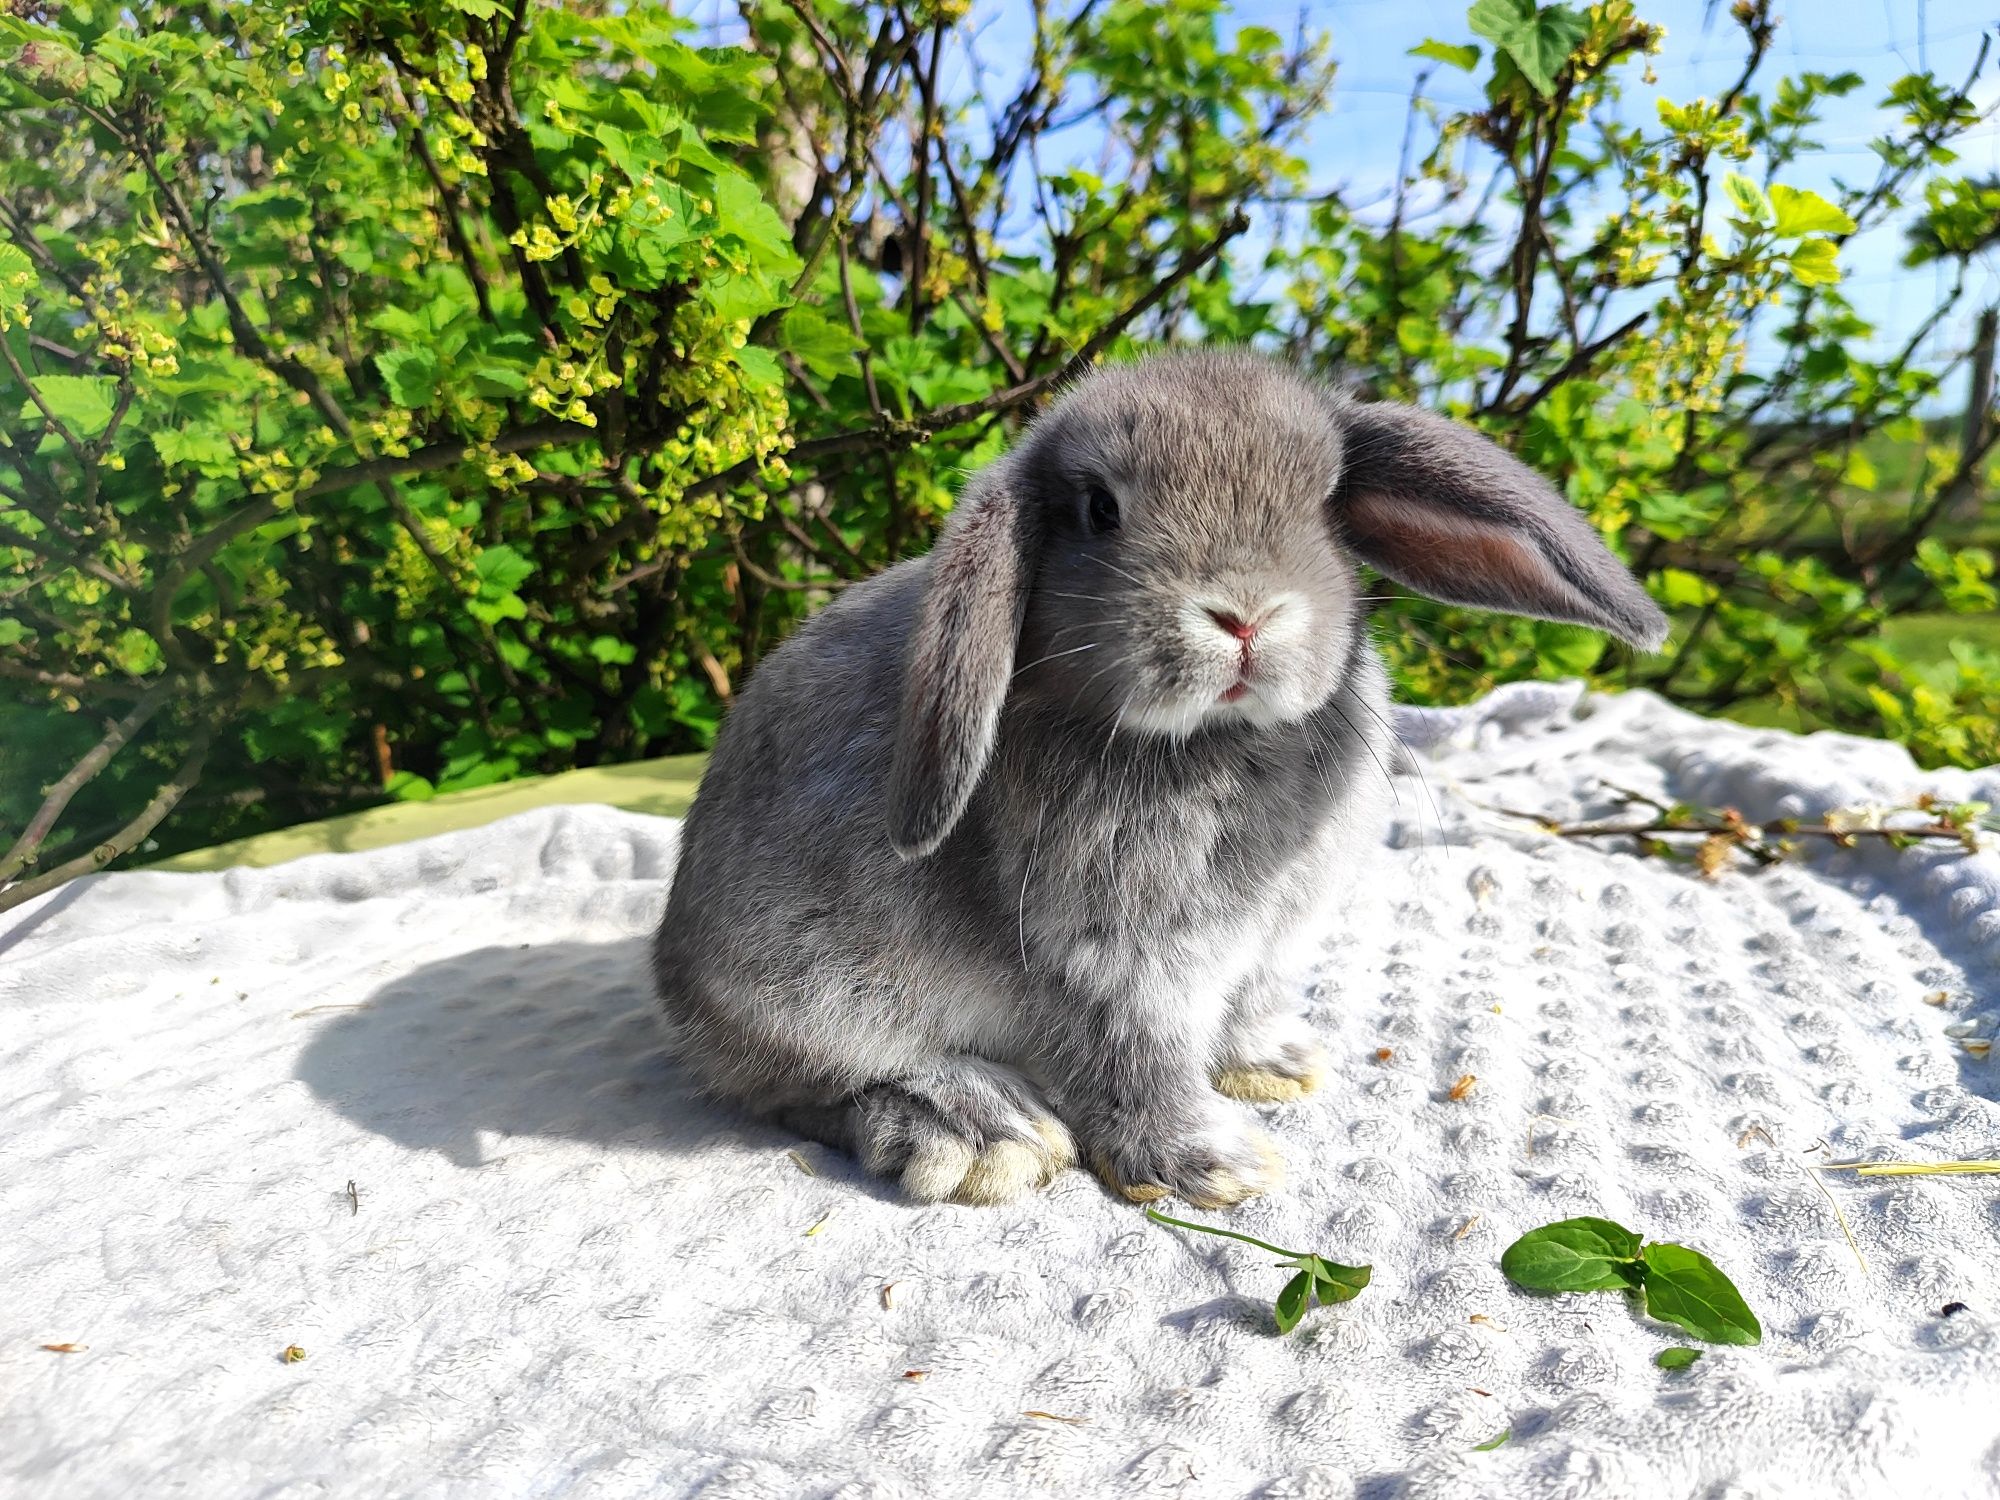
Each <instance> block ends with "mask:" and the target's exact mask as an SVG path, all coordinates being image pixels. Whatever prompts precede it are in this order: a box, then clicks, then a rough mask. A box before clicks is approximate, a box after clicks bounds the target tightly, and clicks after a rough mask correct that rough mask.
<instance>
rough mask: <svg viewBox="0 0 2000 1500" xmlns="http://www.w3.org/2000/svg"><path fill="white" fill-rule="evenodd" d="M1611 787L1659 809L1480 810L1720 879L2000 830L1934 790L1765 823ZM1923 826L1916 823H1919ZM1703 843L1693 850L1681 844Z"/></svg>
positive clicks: (1970, 844)
mask: <svg viewBox="0 0 2000 1500" xmlns="http://www.w3.org/2000/svg"><path fill="white" fill-rule="evenodd" d="M1605 786H1606V787H1607V789H1608V790H1610V791H1612V792H1614V793H1616V794H1617V795H1618V796H1619V797H1620V798H1622V799H1623V800H1624V801H1626V802H1632V803H1638V804H1640V805H1642V806H1645V807H1650V808H1651V809H1652V810H1653V815H1652V816H1651V817H1650V818H1645V819H1642V820H1639V819H1635V820H1624V821H1606V822H1588V823H1565V822H1563V821H1562V820H1561V819H1559V818H1552V817H1550V816H1549V815H1548V814H1547V813H1537V812H1525V811H1523V810H1521V809H1519V808H1513V807H1497V806H1494V805H1493V804H1491V803H1485V802H1475V803H1473V806H1475V807H1478V808H1482V809H1484V810H1485V811H1487V812H1492V813H1498V814H1500V815H1501V816H1502V817H1506V818H1520V819H1523V820H1524V821H1527V822H1530V823H1533V824H1535V825H1536V826H1538V827H1539V828H1541V830H1542V831H1543V832H1544V833H1551V834H1554V835H1556V836H1557V837H1558V838H1566V839H1630V840H1632V841H1633V842H1634V843H1635V844H1636V845H1637V846H1638V852H1639V853H1640V854H1642V855H1652V856H1655V857H1658V858H1663V859H1689V860H1692V861H1693V863H1694V865H1695V868H1696V869H1698V870H1699V871H1700V872H1701V873H1702V874H1703V875H1704V876H1706V877H1707V878H1708V879H1710V880H1713V879H1714V878H1716V877H1717V876H1718V875H1720V874H1721V873H1722V872H1723V871H1724V870H1727V869H1728V868H1730V866H1731V865H1732V864H1733V863H1735V860H1736V857H1737V856H1739V855H1740V856H1742V857H1743V858H1746V859H1748V860H1749V861H1750V862H1751V863H1752V864H1755V865H1757V866H1759V867H1762V866H1767V865H1774V864H1777V863H1778V862H1779V861H1781V860H1783V859H1784V858H1786V857H1787V856H1788V855H1790V854H1793V853H1795V852H1797V850H1798V849H1799V848H1800V847H1802V846H1801V843H1800V841H1801V840H1807V839H1819V840H1824V841H1826V842H1828V843H1831V844H1835V845H1837V846H1839V847H1840V848H1843V849H1852V848H1854V847H1856V846H1857V845H1858V844H1860V843H1861V841H1862V840H1864V839H1876V840H1880V841H1881V842H1883V843H1886V844H1888V845H1890V846H1892V847H1893V848H1897V849H1910V848H1914V847H1916V846H1917V845H1919V844H1938V843H1948V844H1956V845H1958V846H1959V847H1960V848H1962V849H1964V850H1965V851H1966V852H1967V853H1977V852H1978V850H1979V849H1980V848H1981V847H1983V846H1988V845H1991V844H1992V842H1993V839H1992V835H1993V834H1994V833H1995V832H1996V831H2000V823H1996V822H1995V821H1994V820H1993V819H1992V818H1990V817H1989V816H1988V814H1989V813H1990V812H1991V811H1992V809H1991V807H1990V805H1989V804H1987V803H1984V802H1946V801H1945V800H1944V799H1942V798H1940V797H1934V796H1932V795H1931V794H1930V793H1928V792H1926V793H1924V794H1923V795H1921V796H1919V797H1918V798H1917V799H1916V801H1915V802H1913V803H1910V804H1908V805H1906V806H1898V807H1872V806H1871V807H1848V808H1833V809H1831V810H1829V811H1827V812H1825V813H1823V814H1822V815H1821V817H1820V819H1819V821H1818V822H1804V821H1801V820H1800V819H1798V818H1776V819H1773V820H1772V821H1770V822H1769V823H1764V824H1758V823H1753V822H1751V821H1750V820H1749V819H1748V818H1746V817H1744V816H1743V814H1742V813H1741V812H1739V811H1737V809H1735V808H1733V807H1723V808H1701V807H1695V806H1693V805H1691V804H1689V803H1685V802H1662V801H1660V800H1659V799H1658V798H1657V797H1651V796H1648V795H1647V794H1645V793H1644V792H1635V791H1632V790H1630V789H1628V788H1625V787H1620V786H1614V785H1612V784H1611V783H1609V782H1607V783H1605ZM1913 819H1914V820H1917V821H1912V820H1913ZM1686 839H1695V840H1699V842H1697V843H1695V844H1693V845H1692V846H1691V847H1690V846H1689V845H1688V844H1685V843H1676V842H1673V841H1674V840H1686Z"/></svg>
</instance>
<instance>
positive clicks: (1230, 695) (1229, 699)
mask: <svg viewBox="0 0 2000 1500" xmlns="http://www.w3.org/2000/svg"><path fill="white" fill-rule="evenodd" d="M1249 691H1250V679H1249V678H1247V677H1239V678H1237V679H1236V683H1235V686H1233V687H1229V688H1225V689H1223V691H1222V692H1221V693H1219V694H1218V695H1217V696H1216V700H1215V701H1216V702H1218V703H1234V702H1236V700H1237V699H1239V698H1241V697H1242V696H1243V695H1244V694H1245V693H1247V692H1249Z"/></svg>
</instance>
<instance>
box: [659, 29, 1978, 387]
mask: <svg viewBox="0 0 2000 1500" xmlns="http://www.w3.org/2000/svg"><path fill="white" fill-rule="evenodd" d="M1055 3H1056V4H1058V5H1060V4H1063V3H1065V0H1055ZM1466 8H1467V6H1466V3H1465V0H1313V3H1306V4H1304V5H1303V6H1302V5H1301V4H1300V3H1299V0H1239V3H1237V4H1235V5H1233V6H1232V7H1231V15H1232V17H1233V18H1234V20H1235V21H1236V22H1237V23H1238V24H1244V25H1249V24H1255V25H1262V26H1268V27H1270V28H1271V29H1273V30H1276V31H1278V32H1280V33H1283V34H1286V35H1289V34H1291V33H1292V31H1293V30H1294V29H1295V28H1296V27H1297V25H1298V23H1299V20H1300V17H1301V15H1302V14H1303V17H1304V20H1305V24H1306V26H1307V27H1308V28H1310V29H1314V30H1319V31H1323V32H1325V33H1327V34H1328V35H1329V36H1330V37H1331V38H1332V43H1333V53H1334V56H1335V58H1336V60H1337V61H1338V63H1339V71H1338V73H1337V75H1336V78H1335V82H1334V87H1333V92H1332V96H1331V102H1330V107H1329V108H1328V109H1327V110H1326V112H1325V113H1324V114H1323V115H1322V116H1321V117H1320V118H1318V119H1317V120H1315V121H1314V122H1313V124H1312V125H1311V127H1310V129H1309V131H1308V134H1307V136H1306V138H1305V141H1304V145H1303V154H1304V155H1305V157H1306V159H1307V160H1308V161H1309V162H1310V163H1311V166H1312V172H1313V177H1314V184H1313V185H1314V187H1316V188H1320V189H1325V188H1332V187H1335V186H1339V187H1341V188H1343V190H1344V192H1345V196H1346V197H1347V199H1348V201H1349V202H1351V203H1365V202H1367V201H1369V200H1371V199H1377V198H1380V197H1382V196H1384V195H1385V194H1386V190H1387V189H1388V187H1389V186H1390V184H1392V183H1393V182H1394V180H1395V174H1396V164H1397V156H1398V152H1399V150H1400V147H1401V142H1402V130H1403V119H1404V114H1405V110H1406V107H1407V101H1408V97H1409V91H1410V85H1411V83H1412V81H1413V80H1414V78H1415V76H1416V73H1417V71H1418V69H1419V68H1420V67H1424V66H1427V64H1424V63H1422V62H1420V61H1419V60H1418V59H1415V58H1412V57H1410V56H1409V50H1410V48H1412V47H1414V46H1416V45H1417V44H1418V43H1420V42H1422V41H1423V40H1425V39H1426V38H1427V37H1436V38H1438V39H1440V40H1443V41H1451V42H1463V41H1471V40H1474V39H1475V38H1474V37H1473V36H1472V33H1471V30H1470V28H1469V27H1468V26H1467V24H1466V19H1465V16H1466ZM1637 8H1638V12H1639V14H1640V16H1641V17H1642V18H1643V19H1645V20H1648V21H1651V22H1654V23H1656V24H1659V25H1663V26H1665V27H1666V30H1667V35H1666V42H1665V47H1664V49H1663V51H1662V52H1661V53H1660V55H1659V56H1658V57H1657V58H1656V59H1655V60H1654V70H1655V72H1656V74H1657V76H1658V83H1657V84H1656V85H1655V86H1653V87H1650V88H1649V87H1647V86H1645V85H1643V84H1642V83H1640V82H1639V77H1638V71H1637V70H1636V69H1632V70H1628V71H1627V72H1626V74H1625V75H1624V77H1625V79H1626V89H1627V93H1626V97H1625V100H1624V105H1623V107H1624V108H1625V109H1626V110H1627V111H1628V113H1629V115H1630V116H1631V117H1632V118H1635V119H1638V120H1641V121H1645V122H1652V121H1654V120H1656V119H1657V115H1656V113H1655V103H1656V100H1657V99H1659V98H1667V99H1672V100H1675V101H1685V100H1688V99H1692V98H1695V97H1697V96H1700V95H1707V96H1708V97H1710V98H1713V97H1715V96H1716V95H1718V94H1720V93H1721V92H1722V91H1723V90H1724V89H1725V88H1727V87H1728V85H1729V83H1730V82H1731V81H1732V80H1733V79H1734V78H1735V77H1736V74H1737V72H1738V71H1739V70H1740V68H1741V66H1742V60H1743V37H1742V33H1741V32H1740V31H1739V30H1738V28H1737V27H1736V25H1735V24H1734V23H1733V22H1732V21H1730V19H1729V17H1728V14H1727V11H1728V3H1727V0H1718V3H1717V4H1716V5H1715V7H1714V8H1715V12H1716V13H1715V15H1714V16H1713V17H1712V18H1708V19H1705V17H1704V10H1705V9H1706V7H1705V5H1704V3H1703V0H1639V4H1638V7H1637ZM690 9H691V12H692V14H693V15H694V16H695V17H697V18H698V19H699V20H700V21H701V22H703V23H705V25H704V29H705V30H706V31H707V33H708V37H709V39H711V40H716V41H722V40H735V39H736V38H737V37H740V35H741V23H740V22H739V21H738V20H737V19H736V12H735V6H734V4H733V0H695V3H694V4H693V5H692V6H691V7H690ZM1779 14H1780V16H1781V18H1782V21H1783V24H1782V25H1781V27H1780V29H1779V32H1778V37H1777V40H1776V43H1775V45H1774V46H1773V48H1772V51H1771V54H1770V56H1769V57H1768V58H1767V59H1766V61H1765V63H1764V66H1763V68H1762V70H1761V71H1760V72H1759V74H1758V77H1757V80H1756V82H1755V84H1753V87H1754V88H1756V89H1758V90H1760V91H1764V92H1769V91H1770V90H1771V89H1772V88H1773V87H1774V86H1775V84H1776V81H1777V80H1778V79H1779V78H1780V77H1782V76H1784V75H1785V74H1787V73H1799V72H1806V71H1816V72H1822V73H1841V72H1850V71H1851V72H1855V73H1859V74H1860V75H1861V76H1862V79H1863V83H1862V85H1861V87H1860V88H1858V89H1856V90H1855V91H1854V92H1853V93H1851V94H1849V95H1848V96H1847V97H1846V98H1845V99H1835V100H1829V101H1827V102H1826V104H1825V105H1824V107H1823V111H1822V113H1823V115H1824V121H1823V124H1822V125H1821V127H1820V128H1819V130H1818V132H1817V135H1818V138H1819V140H1820V141H1821V143H1822V144H1823V146H1824V148H1825V149H1824V150H1823V151H1821V152H1820V153H1818V154H1816V155H1814V156H1812V157H1809V158H1807V159H1805V160H1803V161H1801V162H1799V163H1797V164H1795V165H1794V166H1793V167H1791V168H1790V169H1788V170H1787V172H1786V173H1785V180H1787V181H1789V182H1790V183H1792V185H1794V186H1798V187H1809V188H1813V189H1815V190H1816V191H1819V192H1822V193H1824V194H1826V195H1827V196H1829V197H1834V196H1836V194H1837V189H1838V187H1839V186H1840V184H1841V183H1842V182H1847V183H1852V184H1865V183H1868V182H1870V181H1872V180H1873V178H1874V175H1875V171H1876V168H1877V166H1878V164H1879V163H1878V158H1877V157H1876V156H1875V154H1874V152H1872V151H1871V150H1870V149H1869V147H1868V142H1869V141H1870V140H1871V139H1873V138H1874V137H1876V136H1878V135H1880V134H1881V133H1882V132H1883V131H1884V130H1885V129H1886V128H1887V127H1888V124H1889V121H1890V119H1891V115H1890V113H1889V112H1888V111H1885V110H1883V109H1882V108H1880V102H1881V100H1882V98H1883V96H1884V94H1885V93H1886V92H1887V90H1888V87H1889V85H1890V84H1891V83H1892V82H1893V81H1894V80H1895V79H1896V78H1898V77H1900V76H1901V75H1903V74H1904V73H1906V72H1911V71H1916V70H1920V69H1923V68H1926V67H1928V68H1929V69H1932V70H1934V71H1936V72H1937V73H1939V74H1940V76H1942V77H1945V78H1948V79H1949V80H1951V81H1952V82H1954V83H1955V82H1957V81H1958V80H1960V79H1962V78H1963V77H1964V75H1965V73H1966V70H1967V69H1968V68H1969V67H1970V66H1971V61H1972V58H1973V56H1974V55H1975V53H1976V49H1977V47H1978V44H1979V36H1980V32H1981V29H1982V27H1991V26H1993V25H1994V23H1995V21H1996V19H2000V16H1996V13H1995V10H1994V8H1993V6H1992V4H1991V0H1791V3H1790V4H1789V5H1788V6H1781V8H1780V11H1779ZM1030 18H1031V11H1030V8H1029V5H1028V3H1027V0H975V4H974V8H973V13H972V17H971V29H972V31H973V33H974V35H975V36H976V37H977V49H978V53H979V57H980V60H981V63H982V65H983V67H984V69H985V71H986V72H987V74H988V76H989V91H990V92H991V93H992V94H994V95H995V96H997V97H999V98H1004V97H1006V95H1007V94H1008V93H1009V92H1011V88H1010V86H1009V85H1010V84H1011V82H1012V80H1013V79H1014V78H1015V77H1016V76H1017V70H1018V69H1019V68H1020V66H1021V65H1022V62H1023V61H1024V60H1025V57H1026V55H1027V51H1028V45H1027V39H1028V36H1029V28H1030V25H1031V19H1030ZM1996 54H2000V47H1996ZM941 82H942V85H943V88H944V91H945V92H946V94H947V95H952V94H958V95H959V96H960V97H963V94H962V93H961V91H962V90H965V89H966V88H968V86H969V84H970V75H969V69H968V68H967V66H966V64H965V62H964V60H963V59H962V58H960V57H950V58H948V60H947V63H946V66H945V68H944V70H943V74H942V78H941ZM1427 93H1428V94H1429V96H1430V97H1431V98H1433V99H1435V100H1436V101H1437V102H1438V103H1439V104H1440V105H1441V106H1443V107H1444V108H1445V109H1447V110H1450V109H1455V108H1472V107H1476V106H1478V105H1479V104H1480V103H1481V102H1482V96H1481V95H1480V92H1479V90H1478V88H1477V86H1476V84H1475V83H1474V82H1473V80H1472V78H1471V77H1470V76H1469V75H1467V74H1464V73H1460V72H1458V71H1457V70H1455V69H1452V68H1449V67H1438V68H1435V69H1434V70H1433V72H1432V75H1431V79H1430V82H1429V85H1428V88H1427ZM1974 97H1975V99H1976V100H1977V101H1978V102H1980V103H1982V104H1985V103H1990V102H1992V101H1994V100H1995V99H2000V57H1996V58H1995V59H1989V61H1988V63H1987V67H1986V70H1985V74H1984V76H1983V77H1982V79H1981V80H1980V82H1979V83H1978V84H1977V85H1976V86H1975V88H1974ZM1077 134H1078V135H1080V134H1081V132H1078V133H1077ZM1070 151H1071V153H1073V155H1074V157H1075V158H1076V159H1077V160H1079V161H1089V160H1090V159H1092V158H1094V156H1095V155H1096V151H1095V146H1094V144H1093V143H1092V142H1091V141H1088V140H1083V139H1077V138H1075V137H1073V138H1072V141H1071V142H1070ZM1046 160H1047V159H1045V164H1046ZM1954 170H1964V171H1971V172H1992V173H1996V174H2000V122H1988V123H1986V124H1983V125H1981V126H1979V127H1978V128H1977V129H1976V130H1975V131H1974V132H1973V134H1972V135H1971V136H1969V137H1968V138H1967V139H1966V141H1965V142H1964V144H1963V145H1962V147H1961V165H1960V167H1958V168H1955V169H1954ZM1916 196H1920V192H1919V193H1918V194H1917V195H1916ZM1497 211H1498V212H1501V213H1504V212H1505V211H1506V210H1505V208H1504V206H1500V207H1499V208H1498V209H1497ZM1383 212H1385V213H1386V209H1384V210H1383ZM1253 238H1254V234H1253ZM1903 249H1904V241H1903V237H1902V232H1901V228H1900V226H1899V225H1896V224H1891V225H1888V226H1885V227H1884V228H1882V229H1879V230H1877V231H1875V232H1873V233H1870V234H1865V235H1861V236H1859V237H1857V238H1856V239H1855V240H1854V241H1853V242H1851V243H1850V244H1849V246H1848V247H1847V250H1846V252H1845V253H1844V256H1843V264H1844V266H1845V268H1846V273H1847V274H1846V282H1845V285H1846V288H1847V291H1848V295H1849V296H1850V297H1851V298H1853V300H1854V301H1855V303H1856V305H1857V306H1858V308H1859V310H1860V311H1861V312H1862V314H1863V315H1864V316H1866V317H1868V318H1869V319H1870V320H1871V321H1873V322H1874V323H1875V324H1876V325H1877V328H1878V333H1877V336H1876V338H1875V340H1874V341H1873V343H1874V346H1875V347H1877V348H1886V347H1894V346H1897V345H1900V344H1901V343H1902V341H1903V340H1904V339H1905V338H1907V337H1908V335H1909V333H1910V332H1911V331H1912V330H1914V329H1915V328H1916V327H1917V325H1919V324H1920V323H1921V322H1922V321H1923V319H1924V318H1925V317H1926V316H1928V315H1929V314H1930V313H1931V312H1932V311H1933V310H1934V309H1935V308H1936V307H1937V305H1938V303H1939V302H1940V301H1941V300H1942V294H1943V293H1944V291H1945V290H1946V289H1947V288H1948V287H1949V285H1950V280H1951V276H1950V272H1949V271H1948V270H1946V269H1945V268H1943V267H1924V268H1918V269H1911V268H1909V267H1905V266H1903V265H1902V264H1900V258H1901V256H1902V253H1903ZM1968 285H1969V288H1970V292H1969V295H1968V297H1967V299H1966V301H1965V303H1964V304H1963V306H1962V310H1961V312H1960V314H1959V315H1958V316H1956V317H1955V318H1952V319H1948V320H1946V321H1944V322H1943V323H1941V324H1940V325H1939V327H1938V328H1937V330H1936V331H1935V332H1934V333H1933V335H1932V336H1931V338H1930V340H1929V341H1928V342H1927V345H1926V347H1927V349H1928V350H1931V351H1933V352H1934V353H1943V352H1946V351H1950V350H1954V349H1957V348H1962V347H1963V345H1964V344H1965V342H1966V341H1967V334H1968V330H1969V328H1970V325H1971V322H1972V319H1973V318H1974V317H1975V316H1976V314H1977V310H1978V309H1979V308H1980V307H1982V306H1985V305H1987V304H1989V303H1992V302H1994V301H2000V264H1996V263H1995V262H1993V261H1991V260H1989V261H1987V262H1985V263H1981V264H1975V266H1974V269H1973V274H1972V276H1971V277H1970V278H1969V280H1968ZM1775 357H1776V356H1775V352H1774V351H1773V350H1771V349H1770V348H1768V347H1762V348H1760V347H1756V346H1753V348H1752V350H1751V364H1752V367H1753V368H1756V367H1760V366H1768V365H1769V364H1771V363H1773V362H1774V361H1775ZM1954 399H1956V395H1955V393H1954V392H1947V395H1946V398H1945V404H1947V405H1949V404H1950V402H1951V401H1952V400H1954Z"/></svg>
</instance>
